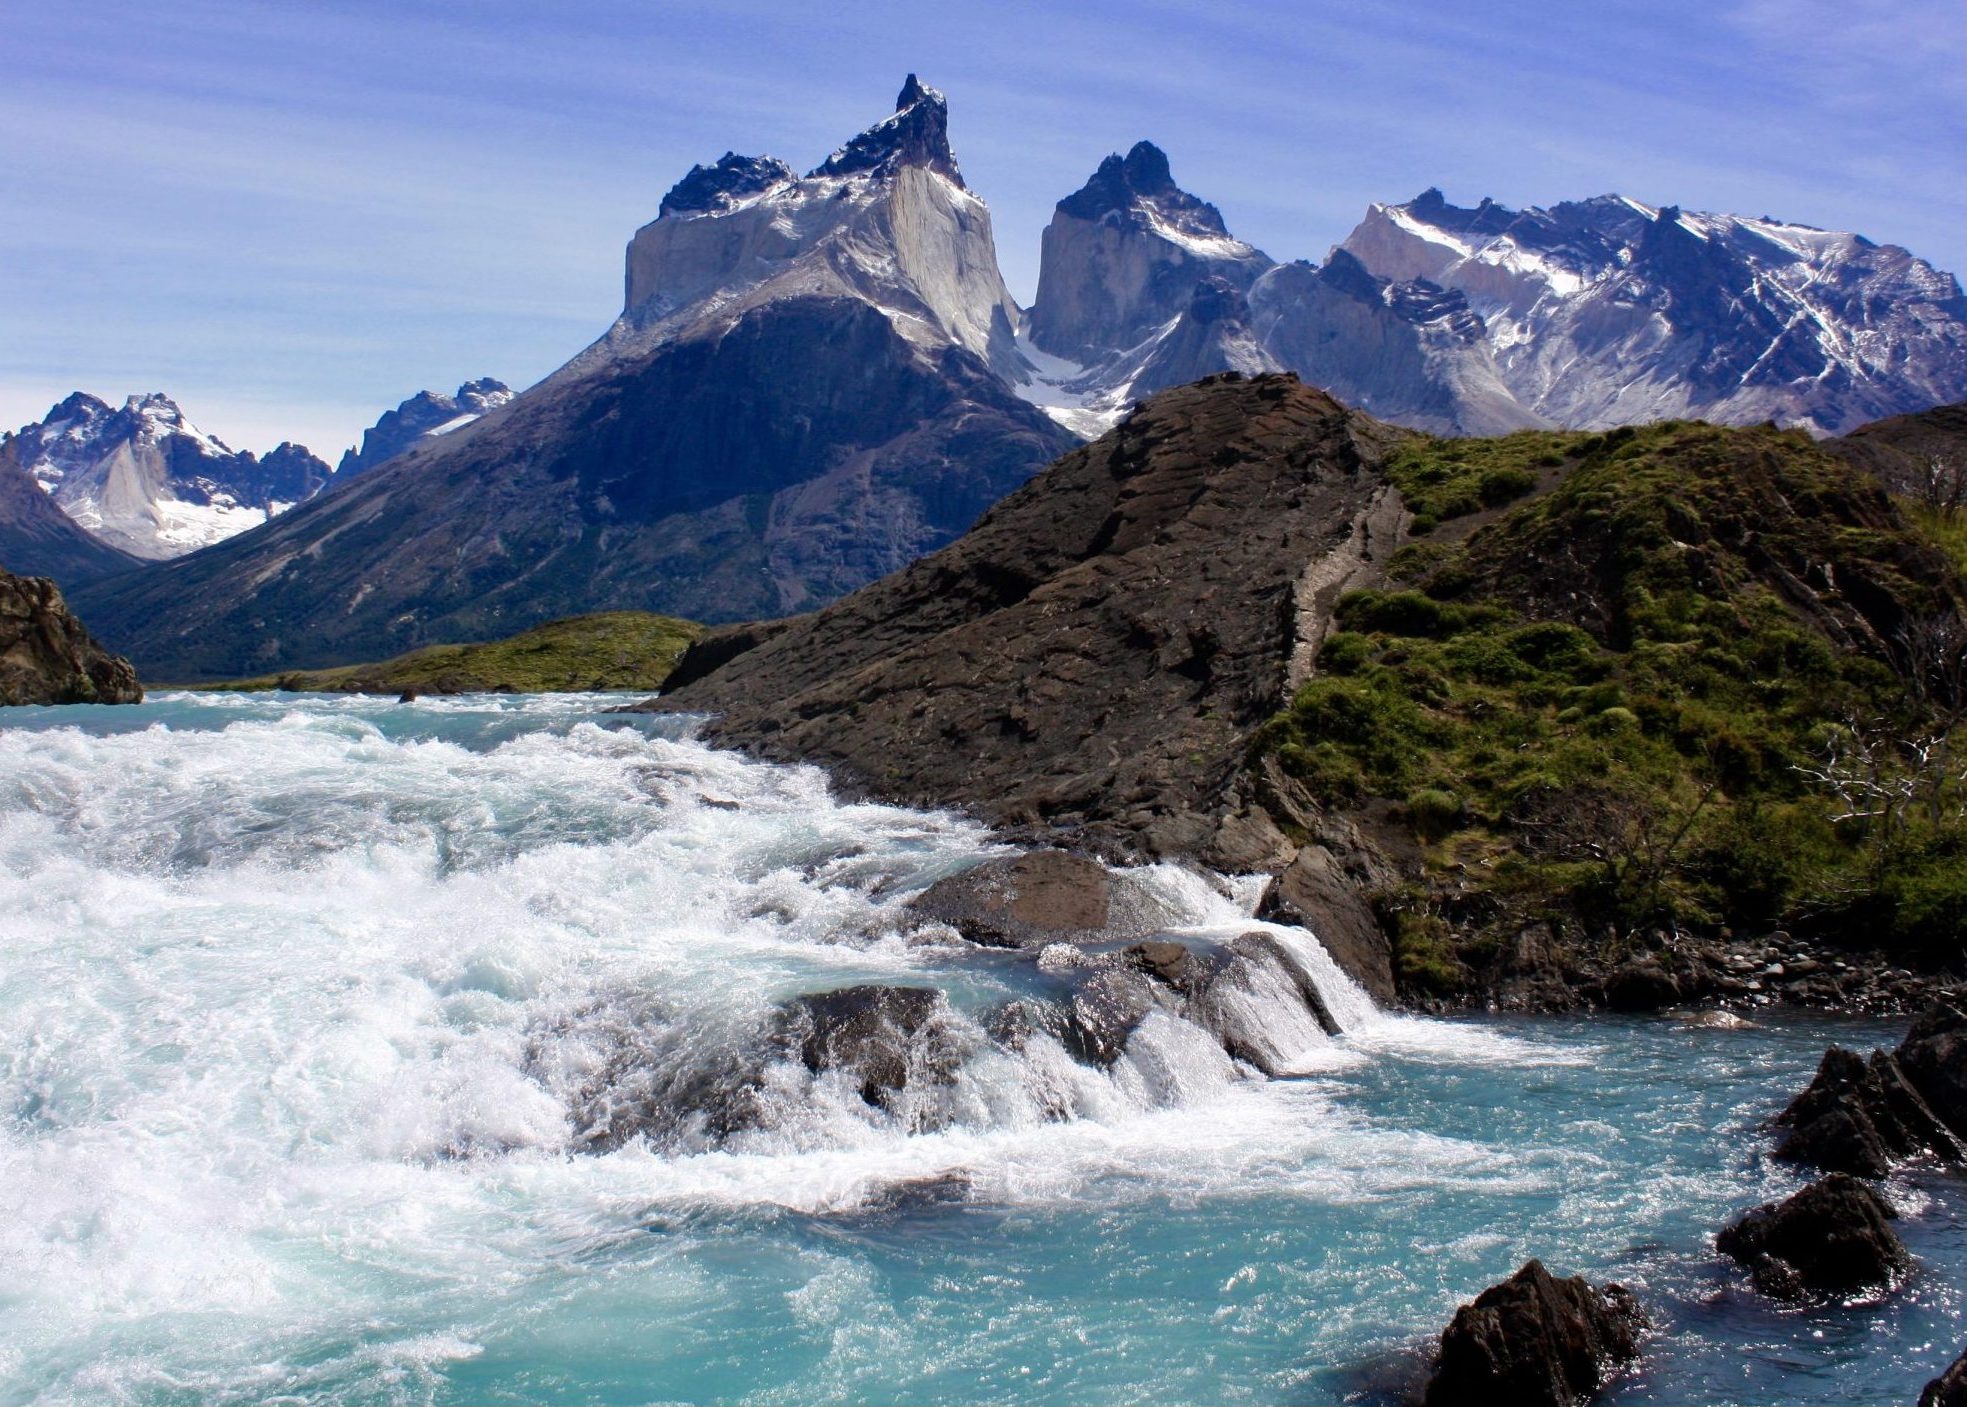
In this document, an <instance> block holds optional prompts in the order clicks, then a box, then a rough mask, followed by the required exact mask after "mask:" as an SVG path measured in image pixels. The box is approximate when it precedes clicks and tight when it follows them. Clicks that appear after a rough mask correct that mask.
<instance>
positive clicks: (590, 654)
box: [207, 611, 701, 694]
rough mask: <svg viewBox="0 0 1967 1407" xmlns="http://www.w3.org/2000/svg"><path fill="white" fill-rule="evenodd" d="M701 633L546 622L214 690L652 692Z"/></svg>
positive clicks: (648, 624)
mask: <svg viewBox="0 0 1967 1407" xmlns="http://www.w3.org/2000/svg"><path fill="white" fill-rule="evenodd" d="M700 633H701V627H699V626H697V625H694V624H692V623H691V622H689V621H683V620H676V619H674V618H672V617H670V616H659V615H651V614H649V613H648V612H646V611H607V612H602V613H600V614H598V615H586V616H571V617H569V618H568V619H566V620H555V621H548V622H547V623H546V624H545V625H538V626H534V627H533V628H532V629H531V630H528V631H525V632H523V633H521V634H518V635H514V636H511V637H509V638H508V639H504V640H494V641H490V642H488V643H485V644H472V645H429V646H426V647H425V648H423V649H421V650H412V651H411V652H410V653H409V654H407V655H398V656H397V657H396V658H395V659H392V660H384V661H382V662H381V663H379V664H351V665H343V666H341V667H340V668H337V669H310V670H295V671H291V672H289V673H286V674H278V675H274V674H268V675H262V676H261V677H259V678H256V679H241V680H237V681H234V682H232V683H228V684H217V685H210V686H207V687H211V688H216V689H239V690H264V689H296V690H303V689H304V690H319V691H322V692H328V693H351V694H383V693H401V692H402V691H403V690H405V689H415V690H417V691H418V692H420V693H472V692H479V691H486V690H493V689H502V690H512V691H517V692H519V693H551V692H554V691H560V690H583V689H649V690H653V689H655V688H657V687H659V686H660V685H661V684H662V682H663V680H664V679H666V678H667V677H668V676H669V671H670V670H671V669H672V668H674V667H675V664H676V661H677V659H678V658H679V657H680V656H681V655H682V653H683V651H684V649H685V648H686V647H687V646H688V645H689V643H690V642H691V641H692V640H694V639H695V638H696V637H697V636H698V635H699V634H700Z"/></svg>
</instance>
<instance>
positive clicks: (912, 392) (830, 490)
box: [80, 298, 1068, 681]
mask: <svg viewBox="0 0 1967 1407" xmlns="http://www.w3.org/2000/svg"><path fill="white" fill-rule="evenodd" d="M1067 442H1068V441H1067V437H1066V436H1065V434H1064V432H1063V431H1061V430H1059V429H1058V428H1057V427H1056V426H1054V425H1053V424H1052V423H1051V422H1049V421H1048V420H1046V419H1045V418H1044V417H1043V416H1042V415H1041V414H1040V413H1039V412H1038V411H1036V410H1035V409H1033V408H1032V407H1030V406H1028V405H1026V404H1025V403H1023V402H1022V401H1019V400H1017V399H1015V398H1014V397H1012V396H1011V395H1010V394H1009V393H1008V392H1007V391H1004V390H1003V389H1001V386H1000V383H998V382H997V381H996V379H995V378H993V377H991V376H990V375H989V374H988V372H987V371H986V369H985V368H984V366H983V364H982V363H981V361H980V360H978V359H977V358H976V357H975V356H973V355H971V354H969V353H967V352H965V351H963V350H962V349H960V348H954V347H952V348H945V349H944V350H943V351H942V352H941V353H940V354H939V355H938V356H936V357H934V358H929V357H925V356H923V355H922V354H921V353H919V352H918V351H917V350H916V349H915V348H913V347H911V346H910V345H909V344H908V343H907V342H905V341H904V340H903V339H902V337H901V336H900V335H899V334H898V333H897V332H896V331H895V330H894V328H893V326H892V324H891V323H890V322H889V321H888V320H887V319H886V318H884V317H883V316H882V315H881V314H880V313H879V312H877V311H876V310H875V309H873V308H872V307H870V306H868V305H866V304H864V303H860V302H857V301H851V300H843V299H823V298H815V299H788V300H781V301H777V302H773V303H769V304H765V305H762V306H759V307H756V308H753V309H752V310H750V311H749V312H747V313H745V314H744V315H743V316H742V317H741V318H739V319H738V321H737V322H736V323H735V324H734V325H733V326H731V327H729V328H728V329H720V330H713V331H708V332H705V333H704V334H702V335H699V336H694V337H690V338H687V339H684V340H682V341H678V342H669V343H663V344H661V345H659V346H658V347H657V348H656V349H655V350H654V351H652V352H651V353H649V354H648V355H647V356H646V357H644V358H643V359H641V360H640V361H638V362H634V363H631V364H627V365H624V364H623V363H622V362H620V361H615V360H609V361H604V362H603V363H602V364H601V365H600V366H599V367H598V368H597V369H594V370H591V371H586V372H583V371H582V370H581V369H580V368H579V364H576V367H575V368H573V369H570V370H569V371H567V372H563V373H562V374H561V375H560V376H558V377H556V378H555V379H554V380H553V381H552V382H550V383H548V385H547V386H546V387H542V388H538V389H536V390H535V391H534V392H531V393H529V394H528V395H526V396H523V397H521V398H519V399H518V400H516V401H514V402H512V403H511V404H510V405H507V406H505V407H503V408H501V409H498V410H495V411H493V412H491V413H490V414H489V415H487V416H486V417H485V418H484V419H482V420H480V421H478V422H476V423H474V424H472V425H468V426H466V427H464V428H463V429H460V430H457V431H455V432H453V433H452V434H450V435H448V436H446V437H444V438H443V439H441V440H439V441H436V442H433V443H429V444H425V445H422V446H419V447H418V448H415V449H413V450H411V451H409V452H408V453H406V454H404V455H402V456H400V457H398V458H397V459H395V460H393V461H391V462H390V463H388V464H385V465H384V466H382V467H381V468H379V469H375V470H372V471H370V472H368V473H367V474H364V475H363V476H362V477H361V478H359V479H357V480H355V481H354V482H352V483H350V484H349V485H348V486H347V487H346V488H344V489H341V490H340V491H338V492H335V493H331V494H327V495H324V496H322V497H321V498H318V499H315V500H313V501H311V502H309V503H306V504H304V505H302V506H301V507H299V508H297V509H294V510H293V511H292V512H290V513H287V514H285V515H283V516H282V517H280V518H277V519H275V520H274V521H273V522H271V523H269V524H267V525H266V526H265V527H264V528H261V529H259V530H256V531H254V532H251V533H248V534H245V535H244V536H242V537H239V538H235V539H233V540H231V541H228V542H225V543H221V544H219V545H218V546H217V547H214V548H211V549H209V550H207V551H205V552H201V553H199V554H197V555H196V556H195V557H192V558H188V559H185V560H183V561H181V562H175V563H172V564H170V565H168V566H166V567H162V568H160V569H158V570H156V571H153V572H146V573H145V574H144V575H143V576H142V577H140V578H132V579H130V580H128V581H124V582H106V583H103V584H101V585H100V586H98V587H96V588H94V589H93V590H88V591H85V592H84V593H83V594H82V596H81V597H80V605H81V607H82V609H83V610H84V611H85V612H86V613H87V614H88V615H89V617H90V619H91V620H93V621H96V622H97V623H98V629H99V630H100V631H101V633H102V635H103V636H104V638H105V639H108V640H111V641H114V642H115V643H116V645H117V646H118V648H121V649H124V650H126V651H127V652H129V653H130V655H131V656H132V658H134V659H136V660H137V661H138V663H139V666H140V667H141V668H142V669H143V670H144V671H145V672H146V673H147V674H149V675H151V676H153V677H159V678H168V679H174V680H184V681H191V680H196V679H205V678H214V677H228V676H235V677H236V676H239V675H244V674H255V673H265V672H269V671H274V670H282V669H290V668H313V667H320V666H324V665H330V664H335V663H339V662H342V661H346V660H349V659H351V658H354V659H360V658H364V657H370V658H373V657H376V656H382V655H388V654H391V653H396V652H400V651H402V650H406V649H411V648H415V647H416V646H419V645H424V644H429V643H433V642H441V641H446V640H460V639H483V638H485V637H487V636H496V635H501V634H507V633H510V632H511V631H513V630H516V629H521V628H523V627H525V626H528V625H533V624H537V623H539V622H541V621H545V620H550V619H553V618H555V617H559V616H565V615H573V614H579V613H582V612H588V611H595V610H652V611H658V612H661V613H664V614H668V615H677V616H683V617H686V618H691V619H705V620H711V621H718V620H731V619H735V618H743V617H751V616H765V615H777V614H783V613H785V612H787V611H793V610H798V609H801V608H802V607H805V606H807V605H808V604H810V603H811V602H812V601H813V600H814V599H816V598H819V599H824V598H825V597H827V596H832V595H838V594H839V593H840V592H842V591H845V590H847V589H849V588H851V587H853V586H857V585H859V584H860V583H861V582H864V581H867V580H870V579H872V578H874V577H878V576H880V575H882V574H883V573H884V572H888V571H893V570H895V569H896V568H898V567H900V566H902V565H904V564H905V563H906V562H908V561H910V560H912V559H913V558H914V557H916V556H917V555H919V554H920V553H921V552H922V551H923V550H926V549H928V548H930V547H933V546H935V545H937V544H938V543H939V542H944V541H947V540H948V539H950V538H952V537H954V536H955V535H956V534H958V533H960V532H961V531H962V530H963V529H964V528H965V527H967V526H968V525H969V524H970V522H971V521H973V520H974V519H975V517H976V515H977V514H978V513H980V512H981V511H982V510H983V509H984V508H985V507H986V506H988V505H989V504H990V503H992V502H994V501H995V500H996V499H998V498H999V497H1001V496H1002V495H1003V494H1004V493H1006V492H1008V491H1009V490H1010V489H1011V488H1013V487H1015V486H1016V485H1017V484H1019V483H1022V482H1023V481H1024V480H1025V479H1026V478H1027V477H1029V475H1030V473H1031V472H1032V470H1033V469H1034V468H1035V467H1037V466H1038V465H1039V464H1042V463H1043V462H1044V461H1045V460H1047V459H1049V458H1051V457H1052V456H1053V455H1055V454H1056V453H1058V452H1059V451H1060V450H1061V449H1062V448H1064V446H1065V444H1066V443H1067Z"/></svg>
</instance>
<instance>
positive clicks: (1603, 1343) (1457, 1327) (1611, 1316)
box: [1426, 1260, 1646, 1407]
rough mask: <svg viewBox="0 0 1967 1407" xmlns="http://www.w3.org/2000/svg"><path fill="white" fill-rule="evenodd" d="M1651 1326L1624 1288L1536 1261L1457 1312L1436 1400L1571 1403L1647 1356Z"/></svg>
mask: <svg viewBox="0 0 1967 1407" xmlns="http://www.w3.org/2000/svg"><path fill="white" fill-rule="evenodd" d="M1645 1328H1646V1316H1645V1313H1644V1312H1643V1311H1642V1310H1641V1309H1640V1308H1639V1305H1638V1303H1637V1301H1635V1300H1634V1299H1633V1297H1632V1295H1631V1294H1630V1293H1629V1292H1628V1291H1627V1290H1626V1289H1625V1288H1624V1287H1623V1286H1621V1285H1607V1286H1605V1288H1604V1289H1602V1290H1600V1289H1594V1288H1593V1287H1592V1286H1591V1285H1589V1284H1587V1283H1586V1282H1585V1281H1584V1280H1583V1279H1582V1278H1580V1277H1578V1276H1572V1277H1571V1278H1569V1279H1567V1280H1559V1279H1557V1278H1555V1277H1554V1276H1552V1275H1551V1273H1550V1272H1549V1271H1548V1270H1546V1269H1544V1266H1543V1262H1541V1261H1536V1260H1533V1261H1530V1262H1529V1263H1527V1264H1526V1265H1525V1266H1524V1267H1523V1268H1522V1269H1521V1270H1519V1271H1517V1272H1516V1274H1514V1275H1512V1276H1510V1278H1509V1279H1507V1280H1505V1281H1503V1282H1502V1283H1501V1284H1500V1285H1492V1286H1490V1287H1489V1288H1488V1289H1486V1290H1484V1291H1483V1292H1482V1293H1481V1294H1480V1295H1478V1296H1476V1298H1475V1302H1474V1303H1473V1304H1465V1305H1463V1306H1462V1307H1461V1308H1460V1309H1459V1310H1457V1311H1456V1312H1455V1318H1454V1322H1453V1323H1451V1324H1449V1326H1448V1328H1447V1329H1446V1331H1445V1332H1443V1333H1442V1335H1441V1358H1440V1362H1439V1363H1438V1364H1437V1365H1436V1367H1435V1370H1434V1376H1433V1377H1432V1378H1431V1379H1429V1381H1428V1385H1427V1397H1426V1402H1427V1407H1502V1404H1508V1407H1572V1404H1574V1403H1578V1402H1584V1401H1588V1400H1589V1399H1590V1398H1591V1397H1592V1396H1593V1395H1594V1394H1595V1393H1597V1391H1598V1389H1599V1388H1600V1387H1601V1386H1603V1384H1604V1383H1605V1381H1606V1380H1607V1378H1608V1377H1609V1376H1610V1375H1611V1374H1612V1373H1613V1372H1615V1371H1616V1370H1617V1368H1618V1367H1619V1366H1620V1365H1622V1364H1625V1363H1629V1362H1631V1361H1632V1360H1633V1359H1634V1358H1636V1357H1638V1355H1639V1335H1640V1333H1641V1331H1642V1330H1644V1329H1645Z"/></svg>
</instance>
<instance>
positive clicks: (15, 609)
mask: <svg viewBox="0 0 1967 1407" xmlns="http://www.w3.org/2000/svg"><path fill="white" fill-rule="evenodd" d="M142 701H143V688H142V686H141V685H139V684H138V683H137V674H136V671H135V670H134V669H132V668H130V662H129V661H128V660H125V659H119V658H118V657H117V656H115V655H112V654H109V653H108V652H106V651H105V650H103V649H102V647H101V646H99V645H97V644H96V642H95V640H94V639H93V638H91V637H90V635H89V632H88V631H87V630H85V629H83V626H82V622H81V621H79V620H77V619H76V618H75V617H74V615H73V614H71V613H70V611H69V609H68V607H67V605H66V604H64V603H63V601H62V597H61V592H60V590H59V589H57V588H56V586H55V584H54V583H53V582H52V581H48V580H45V579H43V578H40V577H20V576H14V575H13V574H12V573H9V572H0V704H78V703H102V704H120V703H141V702H142Z"/></svg>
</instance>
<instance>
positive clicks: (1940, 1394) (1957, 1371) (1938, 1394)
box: [1919, 1353, 1967, 1407]
mask: <svg viewBox="0 0 1967 1407" xmlns="http://www.w3.org/2000/svg"><path fill="white" fill-rule="evenodd" d="M1919 1407H1967V1353H1962V1354H1961V1355H1960V1357H1958V1358H1956V1359H1954V1360H1953V1363H1952V1364H1951V1365H1950V1366H1949V1367H1948V1368H1947V1370H1946V1371H1945V1372H1944V1373H1942V1374H1940V1375H1939V1377H1937V1378H1935V1379H1933V1381H1932V1382H1930V1383H1928V1384H1926V1390H1925V1391H1924V1392H1922V1393H1920V1394H1919Z"/></svg>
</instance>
